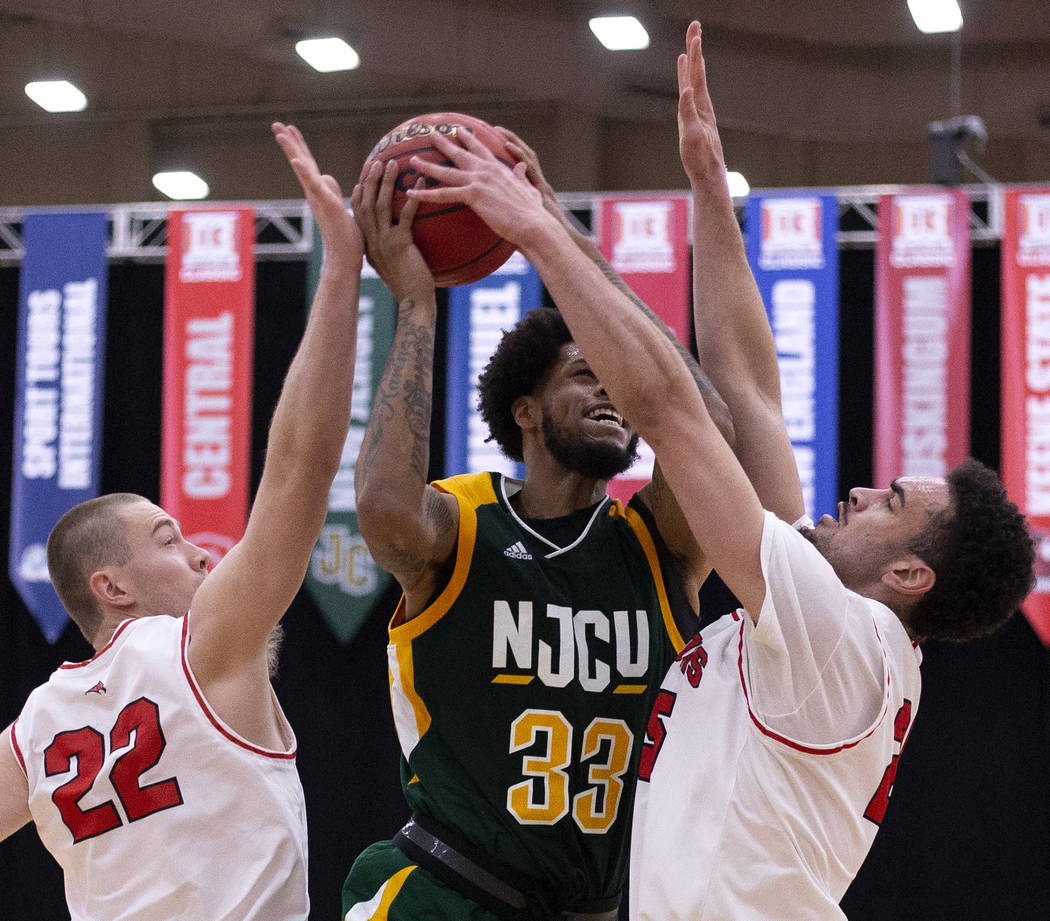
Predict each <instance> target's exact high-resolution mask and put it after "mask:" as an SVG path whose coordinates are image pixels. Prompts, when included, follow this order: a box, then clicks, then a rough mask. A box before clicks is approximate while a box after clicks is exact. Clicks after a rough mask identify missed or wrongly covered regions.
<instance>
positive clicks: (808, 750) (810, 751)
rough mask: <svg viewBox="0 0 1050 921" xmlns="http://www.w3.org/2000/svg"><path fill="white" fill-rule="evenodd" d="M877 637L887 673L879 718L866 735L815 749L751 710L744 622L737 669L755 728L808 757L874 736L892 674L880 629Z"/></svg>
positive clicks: (886, 705)
mask: <svg viewBox="0 0 1050 921" xmlns="http://www.w3.org/2000/svg"><path fill="white" fill-rule="evenodd" d="M874 629H875V636H876V637H878V640H879V648H880V649H881V650H882V664H883V669H884V671H885V672H886V693H885V694H883V697H882V710H881V711H879V715H878V718H877V719H876V720H875V722H874V723H872V724H871V728H870V729H869V730H868V731H867V732H866V733H864V735H862V736H858V737H857V738H856V739H853V740H852V741H850V742H842V743H840V744H838V745H834V744H833V745H831V746H824V747H814V746H811V745H803V744H802V743H801V742H796V741H794V740H793V739H789V738H788V737H787V736H782V735H780V734H779V733H777V732H774V731H773V730H772V729H770V728H769V727H768V726H766V725H765V724H764V723H763V722H762V721H761V720H760V719H759V717H758V716H757V715H756V714H755V711H754V710H752V709H751V698H750V696H749V695H748V693H747V680H746V679H745V678H744V622H743V621H742V620H741V622H740V642H739V645H738V647H737V668H738V670H739V671H740V686H741V687H742V688H743V689H744V700H745V701H747V713H748V716H750V717H751V722H752V723H754V724H755V727H756V728H757V729H758V731H759V732H761V733H762V734H763V735H764V736H768V737H769V738H770V739H772V740H773V741H774V742H779V743H780V744H781V745H786V746H787V747H788V748H793V749H795V751H800V752H802V753H803V754H806V755H835V754H838V753H839V752H841V751H845V750H846V749H847V748H853V746H855V745H859V744H860V743H861V742H863V741H864V740H865V739H866V738H868V736H870V735H872V734H873V733H874V732H875V730H876V729H878V728H879V724H881V723H882V721H883V720H884V719H885V718H886V713H887V712H888V711H889V703H890V695H889V689H890V672H889V669H888V668H886V648H885V647H884V646H883V645H882V637H881V636H879V628H878V627H875V628H874Z"/></svg>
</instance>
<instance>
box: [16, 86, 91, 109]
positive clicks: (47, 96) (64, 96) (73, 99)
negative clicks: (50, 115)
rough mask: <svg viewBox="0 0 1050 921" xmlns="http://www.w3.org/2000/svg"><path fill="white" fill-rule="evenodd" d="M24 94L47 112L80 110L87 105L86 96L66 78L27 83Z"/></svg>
mask: <svg viewBox="0 0 1050 921" xmlns="http://www.w3.org/2000/svg"><path fill="white" fill-rule="evenodd" d="M26 95H27V96H28V97H29V98H30V99H32V100H33V102H35V103H36V104H37V105H38V106H40V108H42V109H47V111H48V112H80V111H82V110H83V109H85V108H86V107H87V97H86V96H85V95H84V94H83V93H82V92H80V90H78V89H77V88H76V87H75V86H73V84H72V83H70V82H69V81H68V80H37V81H34V82H33V83H27V84H26Z"/></svg>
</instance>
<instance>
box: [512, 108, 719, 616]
mask: <svg viewBox="0 0 1050 921" xmlns="http://www.w3.org/2000/svg"><path fill="white" fill-rule="evenodd" d="M497 130H498V131H499V132H500V133H501V134H502V135H503V137H504V139H505V140H506V142H507V149H508V150H509V151H510V152H511V153H512V154H513V155H514V157H515V159H516V160H518V161H519V162H521V163H524V164H525V178H526V179H528V180H529V182H531V183H532V184H533V185H534V186H535V187H536V188H537V189H538V190H539V192H540V197H541V200H542V203H543V207H544V208H545V209H546V211H547V212H548V213H549V214H550V215H552V216H553V217H555V218H556V219H557V220H558V221H559V222H560V223H561V224H562V226H563V227H564V228H565V230H566V232H567V233H568V234H569V238H570V239H571V240H572V241H573V243H574V244H575V245H576V247H577V248H578V249H579V250H580V252H581V253H583V255H584V256H586V257H587V258H588V259H590V260H591V262H593V263H594V264H595V265H596V266H597V267H598V269H599V270H600V271H601V273H602V275H604V276H605V278H606V279H607V280H608V281H609V282H610V283H611V284H612V286H613V287H614V288H616V290H617V291H619V292H620V293H621V294H623V295H624V296H625V297H626V298H627V299H628V300H630V301H631V303H632V304H634V305H635V307H636V308H637V309H638V310H639V311H641V312H642V313H643V314H644V315H645V316H647V317H648V318H649V319H650V321H651V322H652V323H653V324H654V326H656V328H657V329H658V330H659V331H660V332H661V333H662V334H663V335H664V336H666V337H667V340H668V341H669V342H670V343H671V344H672V345H673V346H674V348H675V349H676V350H677V352H678V354H679V355H681V357H682V360H683V361H685V363H686V366H687V367H688V368H689V372H690V373H691V374H692V376H693V380H694V381H695V383H696V386H697V388H698V389H699V391H700V393H701V394H702V395H703V397H704V400H705V402H706V403H707V408H708V411H709V412H710V413H711V416H712V418H713V419H714V421H715V424H716V425H717V426H718V429H719V431H721V432H722V434H723V436H724V437H725V438H726V440H727V441H729V443H730V444H732V443H733V441H734V434H733V423H732V419H731V418H730V414H729V409H728V407H727V406H726V403H725V401H724V400H723V399H722V398H721V396H720V395H719V393H718V391H717V390H716V389H715V388H714V386H713V385H712V383H711V381H710V380H709V379H708V377H707V375H706V374H705V373H704V371H703V369H702V368H701V367H700V366H699V365H698V364H697V362H696V359H695V358H693V356H692V355H691V354H690V353H689V351H688V349H686V347H685V346H684V345H683V344H682V343H681V342H680V341H679V339H678V337H677V336H675V334H674V333H673V332H672V331H671V330H670V329H669V328H668V327H667V324H666V323H664V322H663V320H661V319H660V318H659V317H658V316H657V315H656V313H654V312H653V310H652V309H651V308H650V307H649V305H648V304H646V303H645V301H643V300H642V299H641V298H640V297H638V295H637V294H635V292H634V291H633V290H632V289H631V287H630V285H628V284H627V282H625V281H624V280H623V278H622V277H621V276H620V274H619V273H618V272H617V271H616V270H615V269H614V268H613V267H612V266H611V265H610V264H609V262H608V261H607V260H606V258H605V256H603V255H602V251H601V250H600V249H599V248H598V245H597V244H596V243H595V242H594V240H593V239H592V238H591V237H590V236H589V235H588V234H587V233H586V232H585V231H584V230H583V229H582V228H581V227H580V225H579V223H578V222H577V221H575V220H574V219H573V218H572V216H571V215H570V214H568V213H567V212H566V211H565V209H564V208H562V206H561V203H560V202H559V201H558V197H557V195H556V194H555V192H554V188H553V187H552V186H551V184H550V183H549V182H548V181H547V178H546V177H545V176H544V174H543V170H542V169H541V168H540V162H539V157H538V156H537V154H536V152H535V151H534V150H533V149H532V148H531V147H530V146H529V145H528V144H526V143H525V142H524V141H523V140H522V139H521V138H520V137H518V135H516V134H514V132H512V131H510V130H508V129H507V128H498V129H497ZM639 498H641V499H642V500H643V501H644V502H645V504H646V505H647V506H648V507H649V509H650V511H651V512H652V513H653V516H654V519H655V521H656V525H657V528H658V529H659V531H660V535H661V537H662V538H663V540H664V542H665V543H666V544H667V546H668V548H669V549H670V551H671V553H672V555H673V558H674V560H675V563H676V565H677V570H678V571H677V575H678V577H679V580H680V581H681V582H682V587H683V589H684V590H685V592H686V595H687V596H688V597H691V598H692V597H696V593H697V591H699V588H700V585H701V584H702V582H703V580H704V579H705V578H706V577H707V575H708V573H709V572H710V565H709V564H708V561H707V558H706V555H705V554H704V552H703V550H702V549H701V548H700V547H699V546H698V545H697V543H696V539H695V538H694V537H693V534H692V532H691V531H690V529H689V526H688V524H687V523H686V521H685V518H684V516H683V515H682V511H681V509H680V508H679V506H678V501H677V499H676V498H675V496H674V494H673V493H672V492H671V489H670V487H669V486H668V485H667V480H666V477H664V474H663V469H662V467H661V466H660V461H659V458H657V461H656V465H655V467H654V470H653V477H652V479H651V480H650V482H648V483H646V484H645V485H644V486H643V487H642V488H641V489H640V490H639Z"/></svg>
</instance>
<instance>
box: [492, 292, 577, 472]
mask: <svg viewBox="0 0 1050 921" xmlns="http://www.w3.org/2000/svg"><path fill="white" fill-rule="evenodd" d="M572 341H573V340H572V333H570V332H569V327H568V326H566V325H565V321H564V320H563V319H562V317H561V314H560V313H558V311H557V310H556V309H555V308H553V307H537V308H536V309H535V310H530V311H528V312H527V313H526V314H525V316H523V317H522V318H521V319H520V320H519V321H518V322H517V323H516V324H515V326H514V328H513V329H511V330H509V331H507V332H505V333H504V334H503V338H502V339H501V340H500V343H499V345H498V346H497V347H496V351H495V352H493V354H492V357H491V358H490V359H489V363H488V364H487V365H486V366H485V370H484V371H482V372H481V376H480V377H479V378H478V409H479V410H480V412H481V417H482V419H484V420H485V424H486V425H487V426H488V427H489V437H488V438H487V439H486V441H494V442H496V444H497V445H499V447H500V450H501V451H502V452H503V453H504V454H506V455H507V457H509V458H510V459H511V460H515V461H520V460H523V459H524V458H523V456H522V447H521V429H520V428H518V424H517V422H515V421H514V414H513V413H512V412H511V406H513V405H514V401H515V400H516V399H517V398H518V397H520V396H524V395H526V394H530V393H533V392H534V391H535V390H536V388H537V387H539V386H540V385H541V384H542V383H543V381H544V380H545V379H546V377H547V375H548V374H549V373H550V370H551V368H553V367H554V365H555V363H556V362H557V360H558V355H559V353H560V352H561V347H562V346H563V345H565V343H566V342H572Z"/></svg>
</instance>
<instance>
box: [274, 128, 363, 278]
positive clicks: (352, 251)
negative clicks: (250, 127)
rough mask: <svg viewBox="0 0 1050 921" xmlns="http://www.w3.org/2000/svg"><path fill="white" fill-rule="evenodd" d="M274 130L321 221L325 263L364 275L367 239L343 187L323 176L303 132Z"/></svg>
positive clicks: (304, 193)
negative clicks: (351, 212)
mask: <svg viewBox="0 0 1050 921" xmlns="http://www.w3.org/2000/svg"><path fill="white" fill-rule="evenodd" d="M271 129H272V130H273V135H274V138H275V139H276V141H277V143H278V145H279V146H280V148H281V150H282V151H283V152H284V155H285V157H286V158H287V159H288V163H289V165H290V166H291V167H292V170H293V171H294V172H295V175H296V178H298V180H299V185H301V186H302V189H303V195H304V196H305V197H306V201H307V204H309V206H310V211H311V212H312V213H313V216H314V220H315V221H317V227H318V229H319V230H320V231H321V242H322V243H323V244H324V252H325V263H326V264H327V265H329V266H330V267H345V268H346V269H348V270H350V271H355V272H356V271H360V268H361V261H362V259H363V258H364V252H365V245H364V238H363V237H362V235H361V231H360V229H359V228H358V226H357V223H356V221H355V220H354V217H353V215H351V214H350V212H349V211H348V210H347V208H346V203H345V202H344V200H343V193H342V190H341V189H340V188H339V183H338V182H337V181H336V180H335V178H334V177H332V176H329V175H326V174H322V173H321V171H320V170H319V169H318V167H317V162H316V161H315V160H314V158H313V154H311V153H310V148H309V147H308V146H307V144H306V140H305V138H303V135H302V132H301V131H299V129H298V128H296V127H295V125H285V124H282V123H281V122H274V123H273V124H272V125H271Z"/></svg>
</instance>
